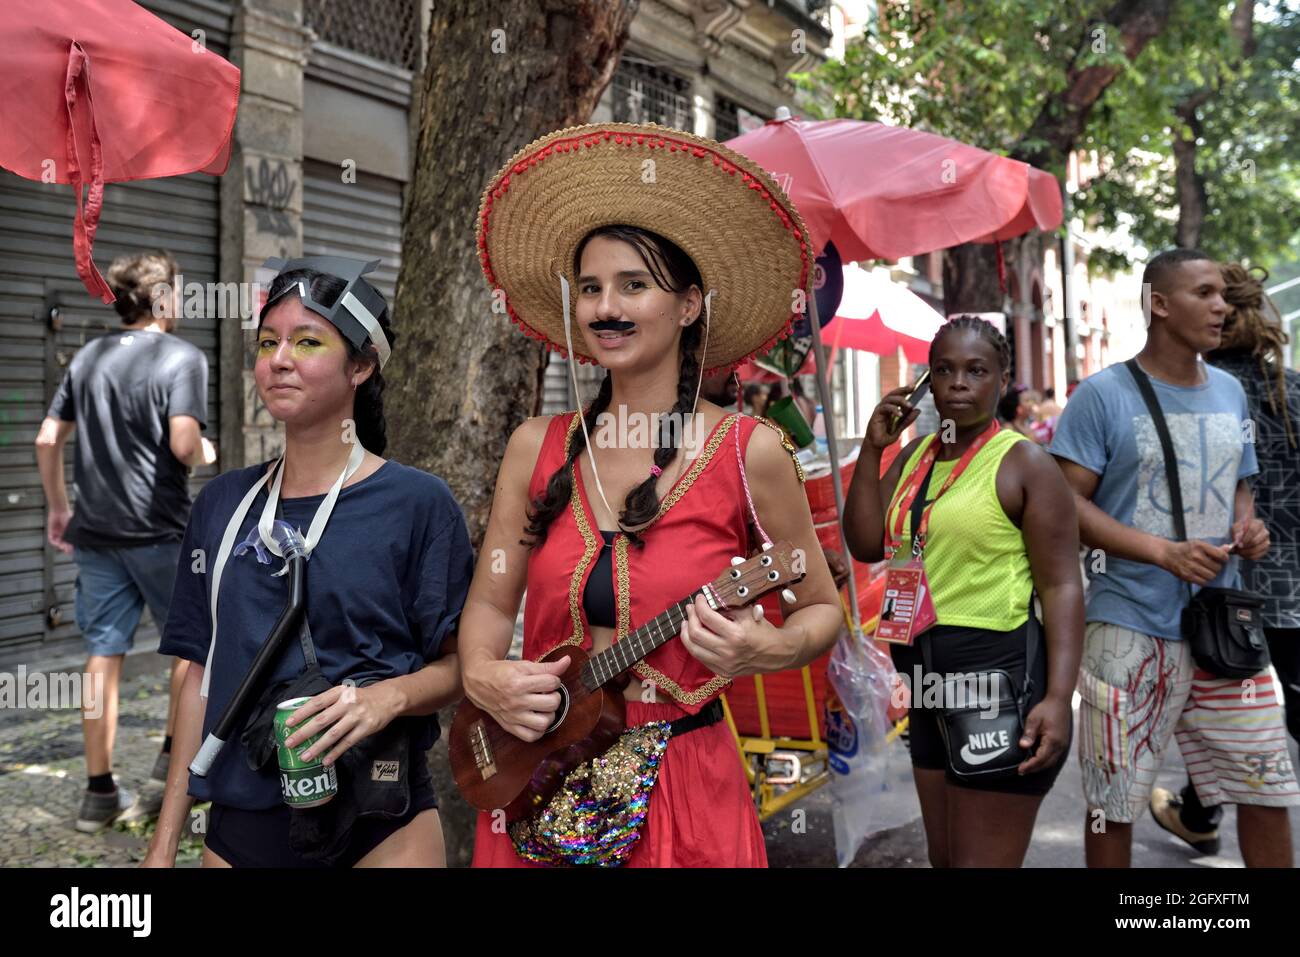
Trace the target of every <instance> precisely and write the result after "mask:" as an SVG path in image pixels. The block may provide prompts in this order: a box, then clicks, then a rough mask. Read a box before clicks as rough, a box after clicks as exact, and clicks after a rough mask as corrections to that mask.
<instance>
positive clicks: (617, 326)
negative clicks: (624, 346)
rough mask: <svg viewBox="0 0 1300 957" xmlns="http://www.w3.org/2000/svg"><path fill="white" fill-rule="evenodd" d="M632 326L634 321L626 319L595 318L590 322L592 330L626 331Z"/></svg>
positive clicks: (632, 327)
mask: <svg viewBox="0 0 1300 957" xmlns="http://www.w3.org/2000/svg"><path fill="white" fill-rule="evenodd" d="M634 328H636V323H635V322H628V321H627V320H626V319H597V320H596V321H595V322H593V323H592V324H591V330H592V332H626V331H627V330H629V329H634Z"/></svg>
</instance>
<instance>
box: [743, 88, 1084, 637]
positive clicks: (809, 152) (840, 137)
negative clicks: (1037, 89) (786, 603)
mask: <svg viewBox="0 0 1300 957" xmlns="http://www.w3.org/2000/svg"><path fill="white" fill-rule="evenodd" d="M727 145H728V146H730V147H731V148H732V149H734V150H736V151H737V152H739V153H743V154H744V155H746V156H748V157H749V158H750V159H752V160H754V161H756V162H757V163H759V165H761V166H762V167H763V168H764V169H765V170H767V171H768V172H770V173H771V174H772V175H773V176H774V177H775V178H776V181H777V183H778V184H779V185H780V186H781V188H782V189H783V190H785V193H786V195H787V196H789V197H790V199H792V200H793V201H794V203H795V205H796V206H797V207H799V212H800V214H801V215H802V217H803V220H804V222H805V223H806V224H807V226H808V231H809V233H810V234H811V235H810V239H811V241H812V245H813V251H814V253H820V252H821V251H822V249H824V248H825V246H826V244H827V243H828V242H831V243H834V244H835V248H836V249H837V250H838V252H839V255H840V258H841V259H842V260H843V261H844V262H855V261H862V260H868V259H889V260H895V259H899V258H901V257H903V256H914V255H917V254H920V253H927V252H931V251H933V250H936V249H946V248H948V247H950V246H959V245H961V244H962V243H968V242H993V241H997V240H1002V239H1010V238H1011V237H1012V236H1017V235H1019V234H1020V233H1023V232H1026V231H1028V230H1029V229H1032V228H1035V227H1036V228H1038V229H1055V228H1056V227H1057V226H1059V225H1060V224H1061V218H1062V204H1061V191H1060V185H1059V184H1058V183H1057V181H1056V179H1055V177H1053V176H1050V175H1049V174H1047V173H1044V172H1042V171H1041V170H1035V169H1033V168H1032V167H1030V166H1029V165H1027V164H1025V163H1021V162H1018V161H1016V160H1012V159H1008V158H1007V157H1005V156H998V155H997V154H995V153H990V152H988V151H987V150H982V149H979V148H978V147H975V146H969V145H967V144H965V143H959V142H957V141H956V140H950V139H947V138H946V137H942V136H936V135H935V134H933V133H924V132H922V131H920V130H912V129H908V128H906V127H898V126H887V125H885V124H883V123H870V122H865V121H862V120H843V119H841V120H796V119H791V117H790V111H789V110H788V109H787V108H785V107H781V108H780V109H779V110H778V111H777V118H776V119H775V120H771V121H769V122H767V123H765V124H764V125H763V126H761V127H759V128H758V129H756V130H751V131H750V132H748V133H745V134H743V135H741V136H738V137H736V138H735V139H732V140H728V141H727ZM809 311H810V313H811V325H812V338H813V350H812V351H813V355H815V356H818V357H819V358H820V357H821V356H822V355H823V352H822V338H823V335H822V330H821V327H820V322H819V321H818V317H817V303H816V301H815V300H810V301H809ZM821 368H822V369H823V370H824V368H825V364H824V363H822V364H821ZM817 392H818V395H819V397H820V398H821V403H822V406H823V408H830V407H831V406H830V392H829V387H828V385H827V380H826V376H825V374H824V373H823V372H822V371H819V372H818V374H817ZM826 440H827V445H828V451H829V453H830V460H831V476H832V481H833V483H834V488H835V501H836V505H837V507H838V511H839V513H840V514H841V515H843V512H844V494H843V489H842V488H841V485H840V472H839V451H838V449H837V447H836V441H835V430H834V429H833V428H831V429H828V430H827V433H826ZM843 535H844V529H843V523H842V522H841V523H840V536H841V537H840V543H841V545H842V546H843V548H844V552H845V554H848V542H847V541H846V540H845V539H844V537H843ZM849 579H850V584H849V602H850V606H851V608H852V612H853V620H854V622H855V623H856V622H859V621H861V617H860V615H859V612H858V604H857V589H856V585H855V584H854V582H853V566H852V563H850V565H849Z"/></svg>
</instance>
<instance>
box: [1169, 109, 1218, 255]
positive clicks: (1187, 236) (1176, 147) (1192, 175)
mask: <svg viewBox="0 0 1300 957" xmlns="http://www.w3.org/2000/svg"><path fill="white" fill-rule="evenodd" d="M1209 98H1210V91H1209V90H1198V91H1197V92H1196V93H1194V94H1192V95H1191V96H1188V97H1186V98H1184V99H1183V100H1182V102H1180V103H1179V104H1178V106H1176V107H1175V108H1174V113H1175V114H1177V116H1178V119H1179V120H1180V121H1181V129H1179V128H1175V131H1174V139H1173V151H1174V184H1175V186H1176V187H1177V190H1178V229H1177V238H1176V240H1175V242H1176V243H1177V244H1178V245H1179V246H1182V247H1184V248H1188V249H1190V248H1192V247H1194V246H1197V245H1199V244H1200V241H1201V227H1202V226H1204V225H1205V207H1206V198H1205V177H1204V176H1203V175H1202V174H1201V173H1200V172H1199V171H1198V170H1197V169H1196V141H1197V139H1199V138H1200V135H1201V120H1200V117H1198V116H1197V115H1196V110H1197V109H1198V108H1199V107H1200V105H1201V104H1202V103H1204V102H1205V101H1206V100H1208V99H1209Z"/></svg>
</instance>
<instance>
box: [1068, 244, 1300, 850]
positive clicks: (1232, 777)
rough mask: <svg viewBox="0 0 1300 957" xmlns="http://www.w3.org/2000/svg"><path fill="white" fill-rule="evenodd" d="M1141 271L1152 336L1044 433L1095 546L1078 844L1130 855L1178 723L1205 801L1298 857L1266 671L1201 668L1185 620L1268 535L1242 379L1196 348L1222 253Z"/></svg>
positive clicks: (1224, 310) (1215, 304) (1164, 256)
mask: <svg viewBox="0 0 1300 957" xmlns="http://www.w3.org/2000/svg"><path fill="white" fill-rule="evenodd" d="M1142 282H1143V284H1144V286H1145V287H1146V289H1147V290H1148V291H1149V296H1150V300H1149V301H1150V313H1149V319H1150V325H1149V327H1148V329H1147V340H1146V343H1145V344H1144V345H1143V347H1142V350H1141V351H1140V352H1139V353H1138V354H1137V355H1136V356H1134V357H1133V358H1132V359H1130V360H1129V361H1128V362H1124V363H1119V364H1116V365H1112V366H1109V367H1107V368H1105V369H1102V370H1101V371H1100V372H1098V373H1096V374H1095V375H1092V376H1089V377H1088V378H1087V379H1085V380H1084V381H1083V382H1082V383H1080V385H1079V388H1078V390H1077V391H1076V392H1075V393H1074V396H1073V397H1072V398H1071V399H1070V401H1069V403H1068V404H1067V405H1066V407H1065V411H1064V412H1063V413H1062V414H1061V419H1060V421H1059V422H1058V423H1057V426H1056V434H1055V436H1053V438H1052V445H1051V453H1052V454H1053V455H1054V456H1056V458H1057V461H1058V463H1059V464H1060V466H1061V469H1062V471H1063V472H1064V473H1065V477H1066V480H1067V481H1069V483H1070V485H1071V487H1072V488H1073V489H1074V494H1075V504H1076V506H1077V508H1078V514H1079V537H1080V539H1081V540H1082V541H1083V543H1084V544H1085V545H1087V546H1088V547H1089V548H1091V549H1094V551H1093V552H1092V555H1093V558H1091V559H1090V560H1089V561H1087V562H1085V567H1086V569H1087V573H1088V579H1089V583H1088V608H1087V618H1088V624H1087V634H1086V637H1085V640H1084V649H1083V661H1082V665H1081V668H1080V674H1079V694H1080V697H1081V698H1082V701H1081V702H1080V705H1079V763H1080V765H1081V770H1082V772H1083V790H1084V798H1085V800H1086V801H1087V804H1088V811H1087V814H1086V816H1085V819H1084V852H1085V857H1086V859H1087V862H1088V866H1090V867H1128V866H1129V865H1130V862H1131V855H1132V839H1133V822H1134V821H1136V820H1137V819H1138V818H1139V817H1140V816H1141V815H1142V813H1143V812H1144V811H1145V810H1146V809H1147V807H1148V804H1149V802H1150V798H1151V794H1152V787H1153V785H1154V784H1155V778H1156V775H1157V774H1158V773H1159V771H1160V766H1161V763H1162V762H1163V760H1164V755H1165V751H1166V750H1167V749H1168V747H1169V745H1170V743H1171V742H1172V741H1173V740H1175V739H1176V740H1177V742H1178V749H1179V751H1180V752H1181V753H1182V756H1183V761H1184V762H1185V763H1186V765H1187V769H1188V772H1189V773H1190V774H1191V776H1192V780H1193V782H1194V783H1195V786H1196V793H1197V795H1198V796H1199V798H1200V800H1201V803H1202V804H1204V805H1206V806H1207V807H1213V806H1217V805H1220V804H1233V805H1236V808H1237V836H1238V839H1239V841H1240V844H1241V854H1242V857H1243V858H1244V859H1245V862H1246V864H1247V866H1250V867H1290V866H1291V863H1292V861H1291V830H1290V823H1289V821H1288V818H1287V808H1288V807H1291V806H1294V805H1296V804H1300V789H1297V786H1296V776H1295V770H1294V768H1293V767H1292V765H1291V759H1290V756H1289V755H1288V754H1287V748H1286V732H1285V729H1284V725H1283V720H1282V709H1281V707H1280V705H1279V701H1278V695H1277V689H1276V686H1275V685H1274V683H1273V679H1272V676H1271V674H1270V673H1269V671H1268V669H1264V670H1263V671H1260V672H1257V673H1256V674H1255V675H1253V676H1251V677H1250V678H1247V679H1237V678H1228V677H1223V676H1221V675H1217V674H1214V673H1212V672H1210V671H1207V670H1205V669H1204V668H1201V667H1199V666H1198V664H1197V661H1196V659H1195V658H1194V656H1193V653H1192V649H1191V642H1190V641H1188V640H1186V638H1185V636H1184V632H1183V627H1182V612H1183V609H1184V608H1186V607H1187V606H1188V604H1189V603H1190V602H1191V601H1192V596H1193V587H1194V586H1202V587H1205V586H1210V587H1217V588H1226V589H1239V588H1240V587H1241V584H1240V582H1241V574H1240V568H1239V565H1240V562H1239V559H1242V558H1244V559H1246V560H1249V561H1258V560H1259V559H1261V558H1263V557H1264V556H1265V555H1267V554H1268V551H1269V531H1268V528H1267V526H1265V524H1264V523H1263V522H1262V521H1260V519H1259V518H1258V516H1256V515H1255V511H1254V509H1255V503H1254V496H1253V494H1252V493H1251V488H1250V484H1249V483H1248V482H1247V479H1249V478H1250V477H1251V476H1253V475H1255V474H1256V473H1257V472H1258V471H1259V466H1258V464H1257V462H1256V456H1255V444H1254V443H1253V442H1251V441H1249V436H1250V431H1251V424H1250V422H1251V420H1250V407H1249V404H1248V402H1247V399H1246V393H1245V391H1244V390H1243V389H1242V387H1241V384H1240V383H1239V382H1238V381H1237V380H1236V379H1235V378H1233V376H1231V375H1229V374H1228V373H1226V372H1224V371H1222V370H1221V369H1217V368H1215V367H1214V366H1212V365H1207V364H1206V363H1205V362H1203V361H1202V359H1201V357H1202V356H1203V355H1205V354H1208V353H1211V352H1214V351H1215V350H1217V349H1219V348H1220V347H1221V345H1222V340H1223V329H1224V324H1225V320H1226V319H1227V316H1228V313H1229V310H1230V307H1229V305H1228V302H1227V301H1226V299H1225V296H1224V294H1225V291H1226V285H1227V284H1226V283H1225V281H1224V278H1223V275H1222V273H1221V272H1220V271H1219V264H1218V263H1217V262H1215V261H1214V260H1213V259H1212V258H1211V257H1209V256H1207V255H1206V254H1205V253H1204V252H1201V251H1200V250H1196V249H1186V248H1179V249H1170V250H1166V251H1164V252H1161V253H1159V254H1157V255H1156V256H1154V257H1152V259H1151V261H1150V262H1148V263H1147V265H1146V268H1145V270H1144V271H1143V273H1142ZM1157 415H1159V418H1157V417H1156V416H1157ZM1161 420H1163V422H1164V429H1165V431H1166V432H1167V436H1162V435H1161V424H1160V423H1161ZM1166 440H1167V441H1168V444H1169V446H1170V449H1169V454H1168V456H1167V455H1166V452H1165V448H1164V446H1165V443H1166ZM1167 461H1169V462H1171V463H1176V465H1174V468H1175V469H1176V471H1175V472H1174V474H1175V475H1176V476H1177V482H1178V488H1179V489H1180V490H1181V497H1182V501H1183V508H1182V515H1181V516H1179V517H1176V515H1177V513H1176V511H1175V509H1174V507H1173V505H1172V502H1173V489H1172V488H1171V486H1170V483H1169V481H1168V474H1169V473H1168V472H1167V471H1166V462H1167ZM1247 702H1249V703H1247ZM1098 822H1101V823H1102V824H1104V827H1099V826H1098Z"/></svg>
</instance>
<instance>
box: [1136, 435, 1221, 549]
mask: <svg viewBox="0 0 1300 957" xmlns="http://www.w3.org/2000/svg"><path fill="white" fill-rule="evenodd" d="M1165 420H1166V422H1168V424H1169V437H1170V438H1171V439H1172V440H1173V443H1174V451H1175V452H1176V453H1177V455H1178V483H1179V485H1180V486H1181V487H1182V492H1183V511H1184V513H1185V515H1184V519H1183V520H1184V522H1185V523H1186V525H1187V537H1188V538H1211V539H1213V538H1222V537H1223V536H1225V535H1227V534H1228V533H1229V530H1230V529H1231V526H1232V503H1233V497H1234V495H1235V494H1236V489H1237V472H1238V470H1239V468H1240V465H1241V455H1242V439H1241V422H1240V420H1239V418H1238V417H1237V416H1235V415H1232V414H1230V413H1227V412H1213V413H1192V412H1183V413H1174V414H1173V415H1170V414H1168V413H1166V414H1165ZM1133 435H1134V437H1135V438H1136V439H1137V449H1138V492H1137V501H1136V503H1135V504H1134V508H1133V525H1134V527H1135V528H1138V529H1140V530H1142V531H1144V532H1149V533H1150V534H1152V535H1159V536H1161V537H1162V538H1172V537H1173V536H1174V523H1173V518H1172V515H1173V513H1172V510H1171V507H1170V499H1169V482H1168V479H1167V478H1166V476H1165V459H1164V455H1163V454H1162V453H1161V451H1160V437H1159V435H1158V434H1157V433H1156V428H1155V424H1154V423H1153V422H1152V421H1151V416H1150V415H1147V414H1145V413H1144V414H1142V415H1135V416H1134V417H1133Z"/></svg>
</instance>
